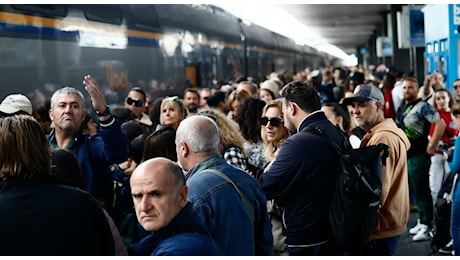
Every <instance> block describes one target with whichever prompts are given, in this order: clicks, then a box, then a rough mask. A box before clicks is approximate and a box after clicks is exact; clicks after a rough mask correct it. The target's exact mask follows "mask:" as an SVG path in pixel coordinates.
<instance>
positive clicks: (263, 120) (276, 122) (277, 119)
mask: <svg viewBox="0 0 460 260" xmlns="http://www.w3.org/2000/svg"><path fill="white" fill-rule="evenodd" d="M268 122H270V125H272V126H274V127H277V126H279V125H280V123H282V122H284V120H283V119H282V118H281V117H272V118H268V117H266V116H264V117H261V118H260V124H261V125H267V124H268Z"/></svg>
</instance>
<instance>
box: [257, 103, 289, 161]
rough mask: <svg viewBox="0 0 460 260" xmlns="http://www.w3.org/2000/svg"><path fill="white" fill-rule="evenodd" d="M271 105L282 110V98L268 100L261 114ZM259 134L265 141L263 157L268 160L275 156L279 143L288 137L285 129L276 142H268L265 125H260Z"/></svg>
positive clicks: (263, 114) (273, 158)
mask: <svg viewBox="0 0 460 260" xmlns="http://www.w3.org/2000/svg"><path fill="white" fill-rule="evenodd" d="M271 107H275V108H278V110H279V111H280V112H282V111H283V100H282V99H275V100H272V101H269V102H268V103H267V104H266V105H265V107H264V109H263V111H262V116H265V113H267V110H268V109H269V108H271ZM281 114H282V113H281ZM260 135H261V136H262V140H263V141H264V143H265V150H264V158H265V159H267V160H268V161H273V160H275V158H276V155H277V152H278V150H279V148H280V147H281V144H282V143H283V141H284V140H286V139H287V138H288V137H289V131H286V135H285V136H283V137H282V138H281V139H280V140H278V142H269V141H268V140H267V129H266V128H265V126H262V127H261V129H260Z"/></svg>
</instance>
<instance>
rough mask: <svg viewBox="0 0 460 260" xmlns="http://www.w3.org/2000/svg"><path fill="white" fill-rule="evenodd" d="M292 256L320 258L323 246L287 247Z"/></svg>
mask: <svg viewBox="0 0 460 260" xmlns="http://www.w3.org/2000/svg"><path fill="white" fill-rule="evenodd" d="M286 251H287V252H288V253H289V255H290V256H318V255H319V254H320V251H321V245H317V246H310V247H286Z"/></svg>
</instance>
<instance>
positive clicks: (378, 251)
mask: <svg viewBox="0 0 460 260" xmlns="http://www.w3.org/2000/svg"><path fill="white" fill-rule="evenodd" d="M400 238H401V236H400V235H398V236H394V237H387V238H382V239H376V240H371V241H370V249H369V250H370V255H374V256H394V255H395V254H396V249H398V243H399V239H400Z"/></svg>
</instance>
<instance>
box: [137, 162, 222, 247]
mask: <svg viewBox="0 0 460 260" xmlns="http://www.w3.org/2000/svg"><path fill="white" fill-rule="evenodd" d="M130 182H131V193H132V196H133V202H134V208H135V211H136V216H137V220H138V222H139V223H140V224H141V226H142V227H143V228H144V229H145V230H146V231H148V232H151V234H149V235H148V236H146V237H144V238H143V239H142V240H140V241H139V242H137V243H136V244H134V245H133V246H132V247H131V248H130V254H131V255H144V256H145V255H183V256H189V255H219V250H218V248H217V245H216V243H215V242H214V240H213V239H212V237H211V235H210V234H209V233H208V232H207V231H206V228H205V227H204V225H203V224H201V222H200V220H199V219H198V218H197V217H196V215H195V214H192V205H191V203H190V202H187V194H188V187H187V186H186V185H185V178H184V175H183V173H182V170H181V168H180V167H179V165H178V164H177V163H175V162H173V161H171V160H169V159H167V158H163V157H157V158H153V159H150V160H147V161H145V162H143V163H141V164H140V165H139V166H138V167H137V168H136V169H135V170H134V172H133V174H132V175H131V181H130Z"/></svg>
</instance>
